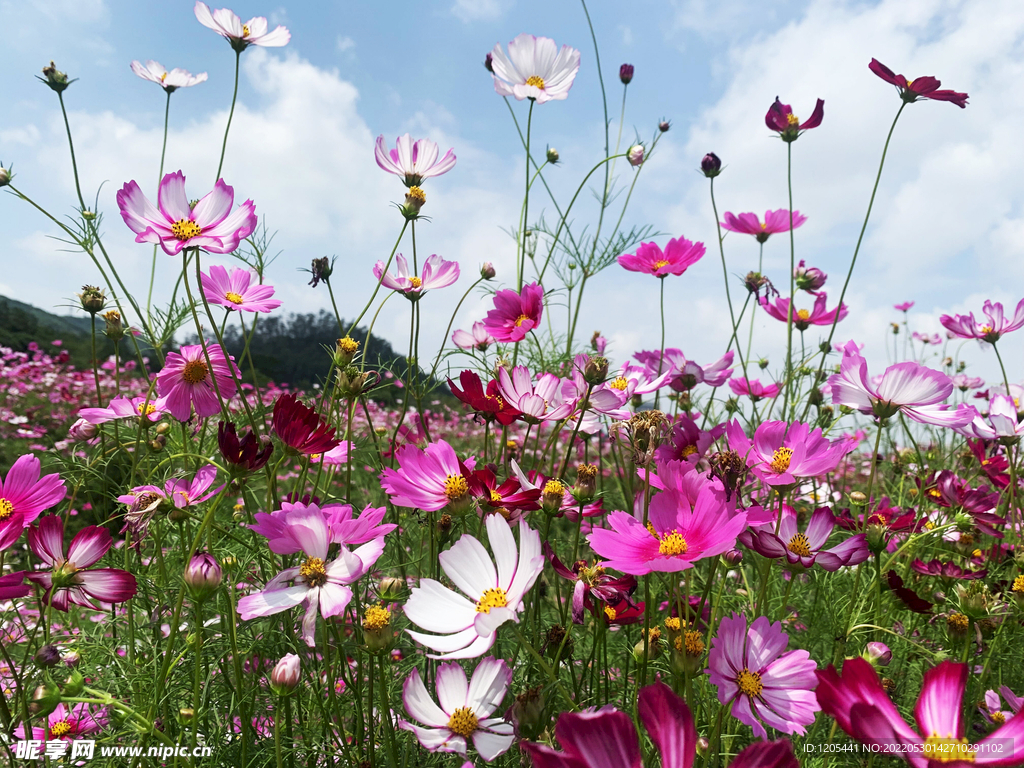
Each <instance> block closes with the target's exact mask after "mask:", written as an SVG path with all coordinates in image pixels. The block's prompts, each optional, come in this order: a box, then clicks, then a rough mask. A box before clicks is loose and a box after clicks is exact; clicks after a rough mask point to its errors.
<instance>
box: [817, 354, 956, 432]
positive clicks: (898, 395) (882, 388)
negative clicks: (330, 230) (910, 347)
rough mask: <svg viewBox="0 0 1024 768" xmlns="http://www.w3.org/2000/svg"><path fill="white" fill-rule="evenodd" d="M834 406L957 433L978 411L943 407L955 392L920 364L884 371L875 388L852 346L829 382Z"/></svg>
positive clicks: (945, 378)
mask: <svg viewBox="0 0 1024 768" xmlns="http://www.w3.org/2000/svg"><path fill="white" fill-rule="evenodd" d="M828 383H829V386H830V387H831V390H832V402H834V403H837V404H839V405H846V406H849V407H851V408H856V409H858V410H859V411H861V412H862V413H873V414H874V415H875V416H877V417H878V418H880V419H884V418H889V417H890V416H895V415H896V414H897V413H899V412H902V413H905V414H906V415H907V417H908V418H910V419H913V420H914V421H917V422H920V423H922V424H935V425H936V426H940V427H952V428H954V429H956V428H958V427H963V426H966V425H967V424H969V423H970V422H971V421H973V419H974V414H975V410H974V409H973V408H972V407H971V406H969V405H962V404H961V405H959V406H957V407H956V408H955V409H953V408H951V407H950V406H948V405H941V403H942V401H943V400H945V399H946V398H947V397H949V396H950V394H952V392H953V382H952V381H950V378H949V377H948V376H946V375H945V374H944V373H940V372H939V371H934V370H932V369H931V368H925V367H924V366H923V365H918V364H917V363H911V362H906V363H896V364H895V365H890V366H889V367H888V368H886V369H885V373H883V374H882V376H881V378H880V379H879V380H878V383H877V384H876V385H872V384H871V382H870V380H869V379H868V364H867V361H866V360H865V359H864V358H863V357H861V355H860V352H859V351H858V349H857V346H856V345H855V344H854V343H853V342H850V343H849V344H847V345H846V348H845V349H844V350H843V361H842V364H841V365H840V372H839V373H837V374H835V375H834V376H832V377H830V378H829V380H828Z"/></svg>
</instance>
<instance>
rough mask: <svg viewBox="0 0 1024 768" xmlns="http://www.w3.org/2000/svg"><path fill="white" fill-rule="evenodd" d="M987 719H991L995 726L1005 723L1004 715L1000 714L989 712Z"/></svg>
mask: <svg viewBox="0 0 1024 768" xmlns="http://www.w3.org/2000/svg"><path fill="white" fill-rule="evenodd" d="M989 717H991V718H992V722H993V723H995V724H996V725H1002V724H1003V723H1005V722H1006V715H1004V714H1003V713H1002V712H991V713H990V714H989Z"/></svg>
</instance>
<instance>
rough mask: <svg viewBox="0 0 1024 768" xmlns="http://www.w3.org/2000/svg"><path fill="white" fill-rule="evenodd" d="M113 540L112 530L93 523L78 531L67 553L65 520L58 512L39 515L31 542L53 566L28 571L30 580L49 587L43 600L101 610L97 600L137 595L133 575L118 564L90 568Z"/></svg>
mask: <svg viewBox="0 0 1024 768" xmlns="http://www.w3.org/2000/svg"><path fill="white" fill-rule="evenodd" d="M113 543H114V542H113V539H112V538H111V536H110V531H108V530H107V529H106V528H101V527H100V526H98V525H90V526H88V527H87V528H83V529H82V530H80V531H79V532H78V533H77V534H76V535H75V538H73V539H72V540H71V545H70V546H69V547H68V551H67V555H65V554H64V521H63V520H62V519H61V518H60V517H59V516H57V515H47V516H46V517H43V518H40V520H39V523H38V525H34V526H32V527H31V528H30V529H29V531H28V545H29V547H30V548H31V549H32V552H33V554H35V556H36V557H38V558H39V559H40V560H42V561H43V563H44V564H45V565H48V566H49V567H50V570H49V571H34V572H32V573H30V574H28V580H29V581H31V582H34V583H35V584H38V585H39V586H41V587H42V588H43V589H45V590H46V592H45V593H44V594H43V603H44V604H45V605H52V606H53V607H54V608H56V609H57V610H58V611H67V610H68V606H69V605H70V604H72V603H73V604H74V605H80V606H83V607H84V608H93V609H95V610H101V606H99V605H97V604H96V603H95V602H94V601H96V600H99V601H101V602H104V603H123V602H124V601H125V600H130V599H131V598H132V597H133V596H134V595H135V577H134V576H132V575H131V574H130V573H128V572H127V571H122V570H119V569H117V568H92V569H89V566H90V565H93V564H94V563H96V562H97V561H99V559H100V558H101V557H103V555H105V554H106V553H107V550H108V549H110V547H111V546H112V545H113ZM87 569H88V570H87Z"/></svg>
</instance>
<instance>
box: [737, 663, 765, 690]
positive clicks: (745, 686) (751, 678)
mask: <svg viewBox="0 0 1024 768" xmlns="http://www.w3.org/2000/svg"><path fill="white" fill-rule="evenodd" d="M736 685H738V686H739V688H740V693H745V694H747V696H760V695H761V689H762V688H764V686H763V685H761V673H760V672H751V671H750V670H749V669H747V668H746V667H744V668H743V671H742V672H740V673H739V674H738V675H737V676H736Z"/></svg>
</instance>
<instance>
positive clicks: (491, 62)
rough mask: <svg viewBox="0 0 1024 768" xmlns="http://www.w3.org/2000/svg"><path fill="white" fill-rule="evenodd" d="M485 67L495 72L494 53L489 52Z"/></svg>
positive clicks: (485, 59) (485, 58)
mask: <svg viewBox="0 0 1024 768" xmlns="http://www.w3.org/2000/svg"><path fill="white" fill-rule="evenodd" d="M484 69H486V70H487V71H488V72H491V73H493V72H494V56H493V54H490V53H488V54H487V55H486V56H485V57H484Z"/></svg>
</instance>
